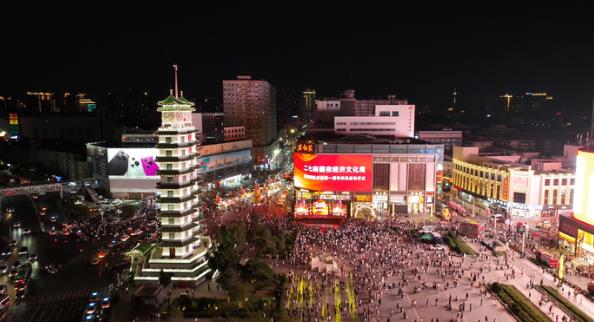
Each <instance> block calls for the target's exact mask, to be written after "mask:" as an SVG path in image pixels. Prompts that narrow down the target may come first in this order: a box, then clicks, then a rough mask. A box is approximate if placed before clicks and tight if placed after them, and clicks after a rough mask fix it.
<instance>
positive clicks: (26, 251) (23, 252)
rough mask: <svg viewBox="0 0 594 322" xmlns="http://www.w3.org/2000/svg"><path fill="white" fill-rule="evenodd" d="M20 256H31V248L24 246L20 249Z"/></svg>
mask: <svg viewBox="0 0 594 322" xmlns="http://www.w3.org/2000/svg"><path fill="white" fill-rule="evenodd" d="M19 255H21V256H29V248H27V247H25V246H23V247H21V249H19Z"/></svg>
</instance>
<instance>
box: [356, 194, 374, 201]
mask: <svg viewBox="0 0 594 322" xmlns="http://www.w3.org/2000/svg"><path fill="white" fill-rule="evenodd" d="M355 201H357V202H371V195H355Z"/></svg>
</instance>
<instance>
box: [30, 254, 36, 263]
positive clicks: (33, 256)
mask: <svg viewBox="0 0 594 322" xmlns="http://www.w3.org/2000/svg"><path fill="white" fill-rule="evenodd" d="M29 261H30V262H35V261H37V255H35V254H31V255H29Z"/></svg>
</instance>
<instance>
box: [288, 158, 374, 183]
mask: <svg viewBox="0 0 594 322" xmlns="http://www.w3.org/2000/svg"><path fill="white" fill-rule="evenodd" d="M293 161H294V168H295V176H294V178H295V179H294V180H295V182H294V183H295V187H299V188H304V189H308V190H315V191H353V192H370V191H371V190H372V176H371V172H372V169H373V167H372V159H371V155H359V154H348V155H336V154H305V153H294V154H293Z"/></svg>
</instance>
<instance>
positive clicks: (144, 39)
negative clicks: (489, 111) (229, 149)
mask: <svg viewBox="0 0 594 322" xmlns="http://www.w3.org/2000/svg"><path fill="white" fill-rule="evenodd" d="M47 9H48V11H46V12H44V13H43V14H41V10H39V12H38V11H35V12H32V14H31V17H30V19H29V20H30V22H29V25H30V26H32V27H39V28H41V27H43V28H44V33H42V34H39V35H37V38H36V39H35V41H32V39H31V38H30V37H27V36H26V35H27V33H26V31H16V32H13V33H11V34H9V35H7V37H6V43H9V44H12V46H11V47H10V48H12V50H9V51H7V54H8V56H7V57H8V59H5V60H3V63H2V65H3V66H2V70H4V71H5V77H3V81H2V84H0V85H1V86H0V88H2V89H3V92H4V93H0V94H3V95H7V94H13V93H14V92H19V91H20V92H22V91H26V90H48V91H51V90H57V89H79V90H84V91H87V90H88V91H89V92H90V93H92V94H94V95H97V94H99V93H103V92H107V91H110V90H115V89H120V88H128V87H130V88H136V89H143V90H148V91H150V92H152V93H153V95H155V96H160V95H159V94H158V93H166V92H167V89H168V88H169V87H171V75H170V66H171V65H172V64H179V65H180V70H182V71H183V72H182V81H183V82H184V84H186V85H185V87H186V93H187V94H186V95H187V96H189V97H209V96H218V97H221V94H222V80H224V79H230V78H234V77H235V76H236V75H239V74H251V75H252V76H253V77H254V78H255V79H265V80H267V81H269V82H270V83H271V84H272V85H273V86H275V87H276V88H290V89H294V90H302V89H305V88H315V89H316V91H317V93H318V97H330V96H335V95H336V94H338V93H340V92H341V91H342V90H343V89H348V88H353V89H356V90H357V94H358V96H361V97H370V98H372V97H384V96H386V95H388V94H395V95H396V96H397V97H402V98H406V99H408V100H409V101H411V102H413V103H415V104H417V105H430V106H438V105H440V104H445V103H446V102H449V101H451V92H452V90H453V88H456V89H457V93H458V98H459V103H460V104H466V105H467V106H471V107H472V106H473V105H476V104H477V103H476V102H478V101H480V100H481V99H482V98H484V97H491V96H495V95H502V94H505V93H508V92H511V93H513V92H523V91H548V92H551V93H552V94H553V95H555V97H556V98H558V101H559V102H562V103H563V109H564V110H568V111H574V112H578V113H588V111H589V110H590V109H591V104H592V103H591V100H592V88H594V81H593V77H592V70H593V68H592V60H591V59H590V57H592V53H593V52H594V46H593V44H592V42H591V39H592V31H591V30H592V28H589V25H590V23H589V21H588V19H586V18H587V17H586V16H585V14H584V13H585V12H587V11H588V10H584V9H587V7H585V6H583V7H580V6H576V7H570V8H546V7H544V8H543V7H539V8H529V7H527V6H526V7H515V8H514V9H515V10H514V11H506V12H501V11H500V10H495V9H497V8H492V9H494V10H488V9H489V8H485V9H483V10H476V9H475V8H470V9H469V8H460V7H458V8H456V7H454V8H447V7H445V8H444V7H441V8H440V7H435V8H433V9H432V10H425V11H420V10H415V9H410V8H392V7H377V8H374V9H363V10H361V11H360V12H357V11H356V10H354V9H353V8H324V7H316V8H315V10H306V8H288V9H286V10H284V11H278V12H272V13H270V14H267V13H265V12H260V13H252V11H254V10H253V8H252V10H248V11H246V12H245V14H242V13H240V11H241V10H231V9H230V10H223V9H222V8H206V7H203V8H196V10H195V11H194V10H189V8H188V10H187V11H186V10H183V9H184V8H183V7H181V6H173V5H161V6H134V5H132V4H129V5H126V6H123V7H122V8H120V10H118V11H116V12H110V9H108V8H101V7H97V8H93V10H90V11H88V12H86V13H85V14H84V15H82V14H80V13H79V12H77V11H75V10H72V9H69V8H58V7H50V8H47ZM382 9H383V10H382ZM405 9H406V10H405ZM163 12H175V13H176V16H178V17H179V19H159V17H160V15H161V14H162V13H163ZM401 12H406V13H407V14H402V13H401ZM109 13H111V14H109ZM133 14H134V15H133ZM345 17H349V18H350V19H343V18H345ZM50 18H51V19H50ZM66 18H68V19H66ZM50 21H51V22H52V23H49V22H50ZM4 23H6V24H7V26H3V27H6V28H4V29H5V30H6V29H7V27H9V25H10V19H8V20H6V21H5V22H3V24H4ZM271 26H274V28H272V27H271ZM471 26H472V28H470V27H471ZM61 41H62V42H64V45H61V46H55V45H56V44H58V43H60V42H61ZM48 48H51V50H48ZM139 76H141V77H139Z"/></svg>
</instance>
